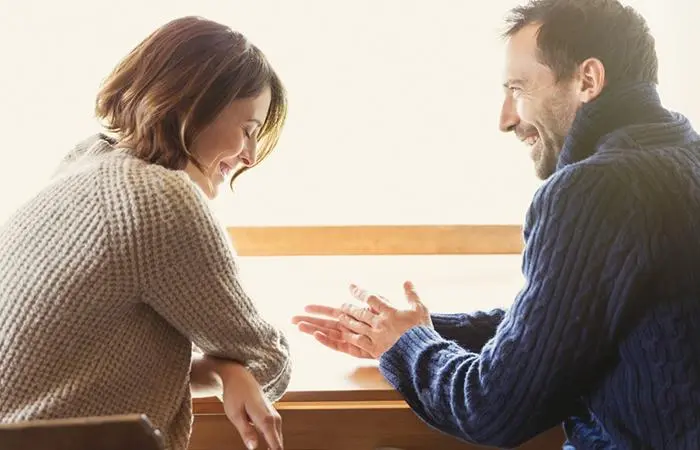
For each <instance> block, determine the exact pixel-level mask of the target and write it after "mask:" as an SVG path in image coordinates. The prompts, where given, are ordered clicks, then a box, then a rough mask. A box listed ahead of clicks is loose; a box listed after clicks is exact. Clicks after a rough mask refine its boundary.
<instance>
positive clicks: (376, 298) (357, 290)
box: [350, 284, 392, 313]
mask: <svg viewBox="0 0 700 450" xmlns="http://www.w3.org/2000/svg"><path fill="white" fill-rule="evenodd" d="M350 293H351V294H352V296H353V297H355V298H356V299H358V300H359V301H361V302H362V303H366V304H367V305H368V306H369V307H370V308H371V309H372V310H373V311H375V312H377V313H383V312H388V311H389V310H391V309H392V307H391V305H390V304H389V303H388V302H387V301H386V299H384V298H383V297H381V296H380V295H374V294H370V293H369V292H368V291H366V290H365V289H362V288H361V287H359V286H357V285H356V284H351V285H350Z"/></svg>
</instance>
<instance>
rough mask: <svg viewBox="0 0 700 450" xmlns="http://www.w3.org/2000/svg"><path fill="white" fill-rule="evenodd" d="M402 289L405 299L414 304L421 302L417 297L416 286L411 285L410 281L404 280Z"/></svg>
mask: <svg viewBox="0 0 700 450" xmlns="http://www.w3.org/2000/svg"><path fill="white" fill-rule="evenodd" d="M403 290H404V293H405V294H406V299H407V300H408V302H409V303H411V304H413V305H416V304H419V305H420V304H422V303H421V300H420V297H418V293H416V287H415V286H414V285H413V283H412V282H410V281H406V282H405V283H404V284H403Z"/></svg>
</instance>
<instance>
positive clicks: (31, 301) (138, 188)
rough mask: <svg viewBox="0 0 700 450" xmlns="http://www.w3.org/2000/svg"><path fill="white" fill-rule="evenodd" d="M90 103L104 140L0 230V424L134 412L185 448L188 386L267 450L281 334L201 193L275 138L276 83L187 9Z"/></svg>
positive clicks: (282, 353) (72, 160) (283, 345)
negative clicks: (250, 292)
mask: <svg viewBox="0 0 700 450" xmlns="http://www.w3.org/2000/svg"><path fill="white" fill-rule="evenodd" d="M96 111H97V115H98V117H99V118H101V119H102V120H103V121H104V123H105V126H106V128H107V130H109V131H110V132H111V134H112V137H107V136H106V135H98V136H96V137H93V138H91V139H88V140H87V141H85V142H83V143H82V144H81V145H79V146H78V147H77V148H76V150H75V151H73V152H71V154H70V155H69V156H68V157H67V158H66V161H65V162H64V164H63V165H62V167H61V168H60V170H59V172H58V173H57V174H56V176H55V177H54V179H52V180H51V183H50V184H49V185H48V186H46V187H45V188H44V189H43V190H42V191H41V192H40V193H39V194H38V195H36V196H35V197H34V198H33V199H32V200H30V201H29V202H28V203H27V204H25V205H24V206H23V207H22V208H21V209H20V210H19V211H18V212H17V213H16V214H14V215H13V216H12V217H11V218H10V219H9V221H8V222H7V223H6V224H4V225H3V226H2V228H0V260H1V261H3V263H2V264H1V265H0V336H1V338H0V339H1V340H0V386H2V388H1V389H0V423H9V422H19V421H26V420H34V419H51V418H62V417H84V416H105V415H112V414H125V413H144V414H146V415H147V416H148V417H149V419H150V420H151V421H152V422H153V423H154V425H155V426H156V427H157V428H159V429H160V430H161V431H162V434H163V438H164V441H165V445H166V448H168V449H171V450H184V449H186V447H187V445H188V440H189V434H190V423H191V416H192V412H191V391H192V394H195V395H197V394H201V395H205V396H209V395H214V394H216V393H217V388H218V390H219V391H218V393H219V394H220V395H222V396H223V397H222V398H223V401H224V406H225V409H226V413H227V415H228V417H229V418H230V420H231V421H232V422H233V424H234V425H235V426H236V427H237V429H238V430H239V432H240V433H241V436H242V437H243V439H244V441H245V442H246V445H248V446H249V447H250V448H255V447H256V446H257V444H258V443H259V439H258V435H257V433H256V431H254V429H253V427H252V426H251V424H250V423H251V422H252V423H253V424H254V425H256V426H257V428H258V431H260V432H261V434H262V435H263V438H264V440H265V441H266V443H267V446H268V447H270V448H273V449H278V448H282V442H281V424H280V418H279V415H278V414H277V413H276V412H275V411H274V409H273V408H272V406H271V402H274V401H275V400H276V399H278V398H279V397H280V396H281V395H282V393H283V391H284V390H285V389H286V387H287V383H288V380H289V375H290V363H289V351H288V345H287V341H286V339H285V337H284V336H283V335H282V333H281V332H280V331H278V330H277V329H275V328H274V327H272V326H271V325H270V324H268V323H267V322H266V321H265V320H264V319H263V318H261V317H260V315H259V314H258V312H257V311H256V309H255V306H254V305H253V303H252V302H251V300H250V299H249V298H248V296H247V295H246V293H245V291H244V290H243V288H242V287H241V285H240V284H239V281H238V278H237V270H236V264H235V262H234V253H233V249H232V247H231V245H230V242H229V239H228V237H227V235H226V233H225V231H224V230H223V228H222V227H221V226H219V224H218V223H217V221H216V220H215V218H214V216H213V215H212V212H211V211H210V209H209V206H208V204H207V199H206V197H208V198H213V197H215V196H216V195H217V192H218V188H219V186H220V185H221V184H222V183H223V182H224V181H225V180H228V179H230V180H231V182H232V181H233V178H235V176H237V175H238V174H240V173H241V172H243V171H245V170H247V169H249V168H250V167H253V166H254V165H255V164H256V163H257V162H259V161H260V160H261V159H262V158H264V157H265V156H266V155H267V154H268V153H269V152H270V151H271V150H272V149H273V147H274V146H275V144H276V142H277V139H278V137H279V134H280V131H281V128H282V125H283V122H284V119H285V116H286V98H285V92H284V89H283V87H282V85H281V83H280V80H279V79H278V77H277V75H276V74H275V72H274V71H273V70H272V68H271V67H270V65H269V64H268V62H267V61H266V59H265V57H264V56H263V54H262V53H261V52H260V50H258V49H257V48H256V47H254V46H253V45H251V44H250V43H249V42H248V41H247V40H246V39H245V38H244V37H243V36H241V35H240V34H238V33H236V32H233V31H231V30H230V29H229V28H227V27H224V26H222V25H220V24H217V23H215V22H212V21H208V20H204V19H201V18H196V17H187V18H182V19H178V20H174V21H172V22H170V23H168V24H166V25H164V26H163V27H161V28H160V29H158V30H157V31H155V32H154V33H153V34H152V35H151V36H149V37H148V38H147V39H146V40H144V41H143V42H142V43H141V44H139V45H138V46H137V47H136V48H135V49H134V50H133V51H132V52H131V53H130V54H129V55H128V56H127V57H126V58H125V59H124V60H123V61H122V62H121V63H120V64H119V65H118V66H117V67H116V69H115V70H114V72H113V73H112V74H111V75H110V76H109V78H108V79H107V80H106V81H105V83H104V85H103V87H102V89H101V91H100V92H99V94H98V96H97V107H96ZM258 143H259V145H258ZM193 345H194V346H196V347H197V348H198V349H201V351H202V352H203V353H202V354H198V353H195V354H193ZM261 386H262V387H261ZM221 389H222V390H221Z"/></svg>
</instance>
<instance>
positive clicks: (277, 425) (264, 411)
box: [250, 406, 282, 450]
mask: <svg viewBox="0 0 700 450" xmlns="http://www.w3.org/2000/svg"><path fill="white" fill-rule="evenodd" d="M250 415H251V418H252V419H253V424H254V425H255V427H256V428H257V429H258V430H259V431H260V432H261V433H262V435H263V437H264V438H265V441H266V442H267V445H268V447H269V448H270V450H282V431H281V430H282V417H280V415H279V413H278V412H277V411H275V410H274V409H273V408H272V407H262V406H261V410H260V411H259V412H252V413H251V414H250Z"/></svg>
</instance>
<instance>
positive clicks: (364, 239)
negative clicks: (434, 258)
mask: <svg viewBox="0 0 700 450" xmlns="http://www.w3.org/2000/svg"><path fill="white" fill-rule="evenodd" d="M228 233H229V235H230V236H231V239H232V240H233V243H234V245H235V247H236V251H237V252H238V254H239V255H240V256H301V255H306V256H314V255H486V254H496V255H502V254H519V253H521V252H522V249H523V239H522V227H521V226H519V225H357V226H292V227H230V228H228Z"/></svg>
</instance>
